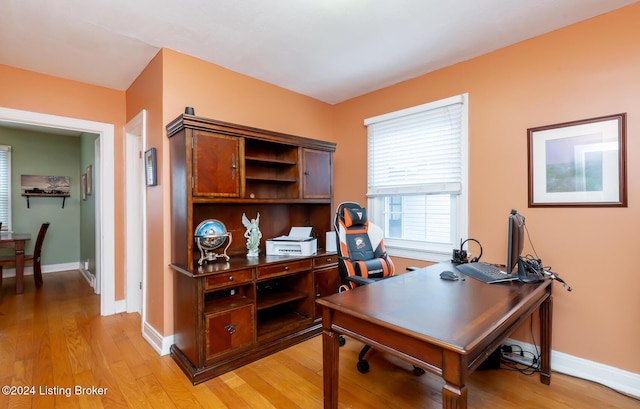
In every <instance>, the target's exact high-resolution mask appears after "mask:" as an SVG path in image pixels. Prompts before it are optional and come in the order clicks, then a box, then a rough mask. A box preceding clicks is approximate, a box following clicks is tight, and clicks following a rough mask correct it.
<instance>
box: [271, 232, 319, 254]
mask: <svg viewBox="0 0 640 409" xmlns="http://www.w3.org/2000/svg"><path fill="white" fill-rule="evenodd" d="M311 232H312V228H311V227H292V228H291V230H290V231H289V234H288V235H286V236H280V237H274V238H272V239H267V256H311V255H313V254H316V253H317V252H318V239H316V238H315V237H312V236H311Z"/></svg>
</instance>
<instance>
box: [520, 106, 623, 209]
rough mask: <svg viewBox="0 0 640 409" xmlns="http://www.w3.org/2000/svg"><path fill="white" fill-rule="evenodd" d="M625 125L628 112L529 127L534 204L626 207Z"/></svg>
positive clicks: (532, 200)
mask: <svg viewBox="0 0 640 409" xmlns="http://www.w3.org/2000/svg"><path fill="white" fill-rule="evenodd" d="M626 129H627V127H626V113H623V114H616V115H609V116H603V117H598V118H591V119H584V120H580V121H573V122H565V123H561V124H555V125H547V126H541V127H537V128H530V129H528V130H527V133H528V139H529V140H528V151H529V207H605V206H619V207H626V206H627V163H626V150H625V148H626V146H625V145H626Z"/></svg>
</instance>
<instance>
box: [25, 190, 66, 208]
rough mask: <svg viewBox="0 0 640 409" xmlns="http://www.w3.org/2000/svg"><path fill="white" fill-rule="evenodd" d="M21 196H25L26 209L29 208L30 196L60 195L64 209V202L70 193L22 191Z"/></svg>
mask: <svg viewBox="0 0 640 409" xmlns="http://www.w3.org/2000/svg"><path fill="white" fill-rule="evenodd" d="M22 196H24V197H26V198H27V209H28V208H29V198H30V197H61V198H62V208H63V209H64V202H65V200H66V199H67V198H68V197H70V196H71V195H70V194H68V193H23V194H22Z"/></svg>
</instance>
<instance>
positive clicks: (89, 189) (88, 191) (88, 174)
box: [87, 165, 93, 196]
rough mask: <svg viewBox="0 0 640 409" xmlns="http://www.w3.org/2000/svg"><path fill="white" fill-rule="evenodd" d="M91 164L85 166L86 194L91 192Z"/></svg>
mask: <svg viewBox="0 0 640 409" xmlns="http://www.w3.org/2000/svg"><path fill="white" fill-rule="evenodd" d="M91 168H92V166H91V165H89V166H87V196H89V195H91V194H92V193H93V172H92V169H91Z"/></svg>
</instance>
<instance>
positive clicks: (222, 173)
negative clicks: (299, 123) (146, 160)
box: [167, 114, 339, 384]
mask: <svg viewBox="0 0 640 409" xmlns="http://www.w3.org/2000/svg"><path fill="white" fill-rule="evenodd" d="M167 136H168V137H169V138H170V150H171V206H172V207H171V227H172V239H171V250H172V256H171V259H172V262H171V268H172V269H173V270H174V301H173V303H174V329H175V332H174V345H172V346H171V355H172V356H173V358H174V360H175V361H176V362H177V363H178V365H179V366H180V368H181V369H182V370H183V371H184V372H185V374H186V375H187V376H188V377H189V379H190V380H191V381H192V382H193V383H194V384H196V383H199V382H202V381H205V380H207V379H210V378H212V377H215V376H218V375H220V374H222V373H224V372H227V371H230V370H232V369H235V368H238V367H240V366H242V365H245V364H247V363H249V362H252V361H254V360H256V359H259V358H262V357H264V356H266V355H269V354H271V353H274V352H277V351H279V350H282V349H284V348H287V347H289V346H291V345H293V344H295V343H298V342H301V341H304V340H306V339H308V338H311V337H313V336H315V335H317V334H318V333H319V332H320V329H321V317H320V313H319V312H320V311H319V309H318V308H317V307H316V305H315V299H316V298H318V297H322V296H325V295H329V294H332V293H334V292H336V291H337V289H338V286H339V275H338V270H337V261H338V259H337V255H336V254H335V253H328V252H325V251H324V248H325V234H324V233H325V232H326V231H330V230H332V221H333V211H334V208H333V152H334V151H335V148H336V146H335V144H334V143H331V142H324V141H318V140H313V139H309V138H303V137H298V136H293V135H286V134H282V133H277V132H272V131H266V130H262V129H257V128H251V127H246V126H241V125H236V124H230V123H225V122H220V121H215V120H211V119H206V118H201V117H196V116H193V115H187V114H184V115H181V116H179V117H178V118H176V119H175V120H174V121H172V122H171V123H170V124H168V125H167ZM258 213H259V214H260V230H261V232H262V240H261V243H260V255H259V256H258V257H252V258H249V257H247V256H246V253H247V248H246V239H245V237H244V232H245V227H244V225H243V224H242V215H243V214H246V215H247V217H248V218H250V219H251V218H255V217H256V215H257V214H258ZM209 219H216V220H219V221H220V222H222V223H223V224H224V225H225V227H226V229H227V231H228V232H229V233H231V244H230V246H229V247H228V249H227V255H228V256H229V257H230V259H229V260H228V261H227V260H226V259H224V258H219V259H217V260H216V261H209V262H204V263H203V264H202V265H200V264H199V263H198V260H199V259H200V251H199V249H198V246H197V244H196V241H195V239H194V232H195V229H196V228H197V226H198V225H199V224H200V223H201V222H203V221H205V220H209ZM292 226H310V227H312V228H313V232H314V236H315V237H316V238H317V240H318V252H317V253H316V254H314V255H311V256H299V255H297V256H290V255H289V256H267V255H266V254H265V253H266V251H265V241H266V239H268V238H272V237H278V236H282V235H286V234H287V233H288V232H289V229H290V228H291V227H292ZM228 240H229V239H228Z"/></svg>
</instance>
